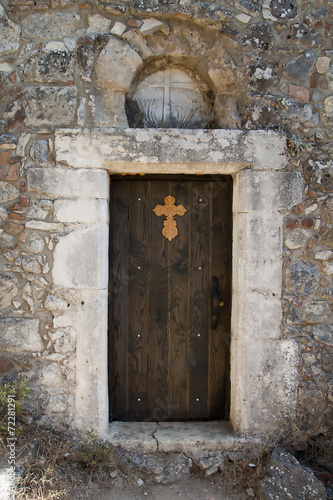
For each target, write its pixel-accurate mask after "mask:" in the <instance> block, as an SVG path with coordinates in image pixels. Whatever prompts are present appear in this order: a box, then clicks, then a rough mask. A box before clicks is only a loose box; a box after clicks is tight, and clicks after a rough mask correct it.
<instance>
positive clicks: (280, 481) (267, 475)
mask: <svg viewBox="0 0 333 500" xmlns="http://www.w3.org/2000/svg"><path fill="white" fill-rule="evenodd" d="M258 494H259V496H258V498H259V500H275V499H277V498H278V499H279V500H300V499H302V500H303V499H304V500H305V499H306V500H326V498H327V495H326V491H325V487H324V485H323V483H322V482H321V481H319V479H317V478H316V477H315V475H314V474H313V472H312V470H311V469H309V468H308V467H305V466H304V465H302V464H300V463H299V462H298V461H297V460H296V458H295V457H294V456H293V455H291V454H290V453H288V452H286V451H285V450H283V449H282V448H276V449H275V450H274V451H273V453H272V456H271V458H270V460H269V462H268V464H267V466H266V467H265V469H264V472H263V474H262V477H261V479H260V482H259V488H258Z"/></svg>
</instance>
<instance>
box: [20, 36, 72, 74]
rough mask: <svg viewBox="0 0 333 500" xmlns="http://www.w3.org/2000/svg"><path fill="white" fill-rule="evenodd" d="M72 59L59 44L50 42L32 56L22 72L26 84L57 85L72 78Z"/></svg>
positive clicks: (63, 46) (67, 51)
mask: <svg viewBox="0 0 333 500" xmlns="http://www.w3.org/2000/svg"><path fill="white" fill-rule="evenodd" d="M74 63H75V61H74V57H73V55H72V54H71V52H69V50H68V49H67V47H66V46H65V45H64V44H63V43H61V42H50V43H48V44H47V45H46V46H45V47H44V48H43V49H42V50H40V51H39V52H38V53H37V54H34V55H33V56H32V57H31V58H30V59H29V61H28V62H27V64H26V65H25V68H24V72H23V79H24V80H26V81H28V82H40V83H57V82H64V83H66V82H68V81H70V80H73V78H74Z"/></svg>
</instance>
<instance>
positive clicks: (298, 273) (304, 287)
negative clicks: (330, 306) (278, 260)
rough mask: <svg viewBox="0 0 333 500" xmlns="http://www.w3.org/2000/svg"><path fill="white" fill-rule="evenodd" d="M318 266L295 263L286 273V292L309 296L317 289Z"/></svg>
mask: <svg viewBox="0 0 333 500" xmlns="http://www.w3.org/2000/svg"><path fill="white" fill-rule="evenodd" d="M317 280H318V274H317V270H316V266H314V265H313V264H308V263H307V262H295V264H293V265H291V266H290V267H288V269H287V271H286V290H287V292H288V293H292V294H295V295H297V294H301V295H309V294H311V293H314V292H315V291H316V288H317Z"/></svg>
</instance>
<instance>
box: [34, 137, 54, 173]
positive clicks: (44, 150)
mask: <svg viewBox="0 0 333 500" xmlns="http://www.w3.org/2000/svg"><path fill="white" fill-rule="evenodd" d="M30 156H31V158H32V159H33V160H35V162H36V164H37V165H38V166H41V167H46V166H47V165H48V164H49V144H48V141H46V140H45V139H39V140H37V141H34V142H33V143H32V146H31V148H30Z"/></svg>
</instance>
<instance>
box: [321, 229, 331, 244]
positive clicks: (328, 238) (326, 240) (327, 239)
mask: <svg viewBox="0 0 333 500" xmlns="http://www.w3.org/2000/svg"><path fill="white" fill-rule="evenodd" d="M321 242H322V243H323V245H325V246H326V247H329V248H333V229H330V230H329V231H328V232H327V233H326V234H325V235H324V237H323V238H322V239H321Z"/></svg>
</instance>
